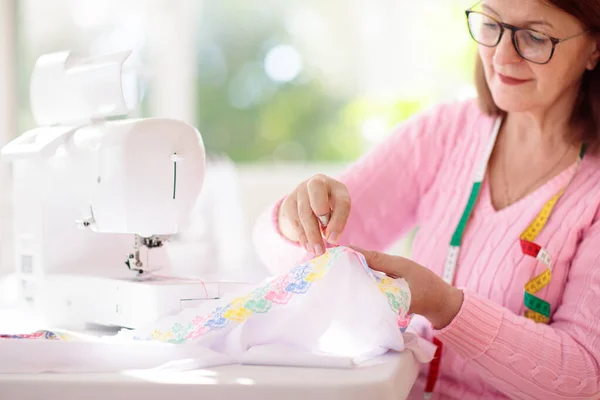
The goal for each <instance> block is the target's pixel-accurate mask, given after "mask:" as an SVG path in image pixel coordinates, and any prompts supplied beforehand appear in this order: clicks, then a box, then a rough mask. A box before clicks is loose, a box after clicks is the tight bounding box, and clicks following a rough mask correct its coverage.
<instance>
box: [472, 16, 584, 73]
mask: <svg viewBox="0 0 600 400" xmlns="http://www.w3.org/2000/svg"><path fill="white" fill-rule="evenodd" d="M465 14H466V17H467V25H468V28H469V35H471V38H472V39H473V40H474V41H475V42H477V43H479V44H480V45H482V46H485V47H496V46H498V44H499V43H500V41H501V40H502V36H504V31H505V30H507V29H508V30H509V31H510V32H511V40H512V44H513V46H514V47H515V50H516V51H517V54H519V56H520V57H521V58H522V59H524V60H526V61H529V62H531V63H534V64H539V65H544V64H548V63H549V62H550V60H552V57H553V56H554V52H555V50H556V45H557V44H559V43H562V42H564V41H567V40H571V39H574V38H576V37H579V36H582V35H584V34H586V33H588V32H589V30H585V31H583V32H580V33H578V34H575V35H573V36H569V37H566V38H562V39H559V38H555V37H552V36H549V35H547V34H545V33H542V32H538V31H536V30H535V29H529V28H520V27H518V26H514V25H511V24H507V23H504V22H500V21H498V20H497V19H496V18H494V17H492V16H490V15H488V14H486V13H484V12H481V11H475V10H473V9H472V8H471V9H468V10H466V11H465ZM470 14H479V15H483V16H485V17H486V18H489V19H490V20H492V21H494V22H495V23H496V24H497V25H498V26H499V27H500V35H498V40H497V41H496V43H494V44H493V45H487V44H483V43H481V42H479V41H478V40H477V39H475V36H473V32H471V24H469V15H470ZM518 31H529V32H535V33H537V34H538V35H542V36H544V37H547V38H548V39H549V40H550V42H551V43H552V51H551V52H550V56H549V57H548V60H547V61H545V62H539V61H532V60H530V59H529V58H527V57H525V56H523V54H521V51H520V50H519V46H518V44H517V39H516V34H517V32H518Z"/></svg>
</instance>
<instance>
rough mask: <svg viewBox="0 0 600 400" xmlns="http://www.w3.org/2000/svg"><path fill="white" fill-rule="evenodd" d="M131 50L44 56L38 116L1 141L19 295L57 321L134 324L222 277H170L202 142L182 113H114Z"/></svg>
mask: <svg viewBox="0 0 600 400" xmlns="http://www.w3.org/2000/svg"><path fill="white" fill-rule="evenodd" d="M129 55H130V52H123V53H118V54H113V55H109V56H105V57H100V58H88V59H85V58H78V57H76V56H73V55H71V54H70V53H68V52H60V53H54V54H48V55H45V56H42V57H41V58H39V60H38V61H37V63H36V65H35V69H34V71H33V75H32V78H31V93H30V95H31V107H32V111H33V115H34V117H35V120H36V122H37V124H38V126H39V127H38V128H35V129H32V130H30V131H27V132H25V133H23V134H22V135H21V136H20V137H18V138H17V139H15V140H13V141H12V142H11V143H9V144H8V145H7V146H5V147H4V148H3V149H2V153H1V154H2V157H3V158H4V159H5V160H8V161H11V162H12V167H13V185H14V186H13V197H14V221H13V223H14V240H15V265H16V275H17V277H18V280H19V282H20V285H21V287H20V294H21V298H22V299H24V301H26V302H28V303H30V304H31V305H32V306H33V307H34V309H35V310H36V311H40V312H41V313H43V315H45V317H46V318H47V319H48V321H50V322H51V323H52V324H63V325H69V326H71V325H77V324H84V323H95V324H101V325H109V326H120V327H130V328H134V327H136V326H139V325H140V324H142V323H144V322H147V321H151V320H154V319H156V318H159V317H162V316H165V315H169V314H173V313H176V312H178V311H180V310H181V309H182V308H185V307H187V306H193V305H195V304H197V302H199V301H203V300H206V299H214V298H217V297H219V296H220V294H221V293H222V291H223V290H224V287H225V286H227V284H226V283H216V282H213V283H210V282H202V281H200V280H197V279H181V278H179V279H176V278H170V277H168V275H169V258H168V254H167V252H166V251H165V247H166V246H168V240H169V237H171V236H172V235H174V234H177V233H179V232H181V231H183V230H184V229H185V228H186V225H187V224H188V222H189V219H190V215H191V212H192V210H193V207H194V205H195V204H196V201H197V198H198V196H199V194H200V192H201V189H202V184H203V178H204V166H205V150H204V145H203V142H202V138H201V136H200V134H199V132H198V131H197V130H196V129H195V128H194V127H193V126H190V125H188V124H186V123H183V122H180V121H176V120H172V119H163V118H148V119H120V120H119V119H115V117H124V116H126V115H127V114H128V113H129V112H130V111H131V110H132V108H133V106H134V104H133V103H134V101H130V100H128V99H127V98H126V97H127V96H126V95H125V93H124V90H123V84H124V78H123V63H124V62H125V60H126V59H127V58H128V57H129ZM108 119H112V120H108ZM199 261H200V260H199Z"/></svg>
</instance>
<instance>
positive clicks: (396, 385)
mask: <svg viewBox="0 0 600 400" xmlns="http://www.w3.org/2000/svg"><path fill="white" fill-rule="evenodd" d="M372 364H373V365H369V366H363V367H360V368H356V369H351V370H341V369H325V368H323V369H317V368H295V367H265V366H245V365H231V366H223V367H215V368H209V369H203V370H197V371H189V372H164V371H161V372H159V373H157V372H152V373H151V372H149V371H143V372H136V373H135V375H134V374H133V373H128V374H124V373H121V374H119V373H111V374H30V375H16V374H15V375H8V374H5V375H1V374H0V399H2V400H4V399H7V400H8V399H15V400H16V399H18V400H28V399H44V400H46V399H61V400H71V399H86V400H95V399H99V400H100V399H102V400H105V399H106V400H109V399H110V400H121V399H122V400H132V399H135V398H140V399H144V400H147V399H173V400H175V399H177V400H188V399H190V400H191V399H194V400H200V399H203V400H204V399H261V400H268V399H278V400H279V399H286V400H296V399H298V400H299V399H303V400H304V399H312V400H314V399H328V400H337V399H340V400H341V399H344V400H351V399H365V400H367V399H381V400H387V399H395V400H397V399H404V398H406V396H407V395H408V393H409V391H410V388H411V387H412V385H413V384H414V381H415V380H416V378H417V374H418V364H417V362H416V360H415V359H414V357H413V355H412V353H411V352H404V353H401V354H388V355H385V356H382V357H379V358H378V359H376V360H373V363H372Z"/></svg>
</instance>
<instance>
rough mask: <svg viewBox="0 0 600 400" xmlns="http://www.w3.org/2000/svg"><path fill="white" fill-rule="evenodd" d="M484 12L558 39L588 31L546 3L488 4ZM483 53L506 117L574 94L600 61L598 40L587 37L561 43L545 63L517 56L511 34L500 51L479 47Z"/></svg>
mask: <svg viewBox="0 0 600 400" xmlns="http://www.w3.org/2000/svg"><path fill="white" fill-rule="evenodd" d="M481 11H482V12H484V13H485V14H487V15H489V16H491V17H493V18H495V19H496V20H498V21H500V22H504V23H507V24H511V25H515V26H517V27H519V28H528V29H532V30H535V31H538V32H541V33H544V34H546V35H548V36H550V37H555V38H558V39H562V38H567V37H570V36H573V35H577V34H578V33H580V32H583V31H585V27H584V26H583V25H582V24H581V23H580V22H579V21H578V20H577V19H576V18H575V17H573V16H571V15H570V14H568V13H565V12H564V11H562V10H560V9H559V8H556V7H554V6H551V5H549V4H547V3H544V2H543V1H542V0H484V1H483V2H482V4H481ZM531 40H536V38H531ZM479 54H480V55H481V60H482V62H483V66H484V71H485V76H486V79H487V82H488V85H489V87H490V90H491V93H492V96H493V98H494V101H495V102H496V104H497V105H498V106H499V107H500V108H501V109H502V110H505V111H507V112H524V111H533V110H545V109H548V108H549V107H550V106H551V105H552V104H554V103H555V102H556V101H557V100H558V99H559V97H561V96H562V95H565V94H568V93H576V91H577V90H578V84H579V82H580V80H581V77H582V76H583V73H584V72H585V70H586V69H590V70H591V69H594V68H595V67H596V64H597V63H598V59H599V57H600V51H599V50H598V43H597V42H596V39H595V38H594V37H592V36H591V35H589V34H584V35H581V36H578V37H576V38H573V39H570V40H567V41H565V42H561V43H559V44H557V45H556V48H555V51H554V55H553V56H552V59H551V60H550V62H548V63H547V64H544V65H539V64H535V63H532V62H529V61H526V60H524V59H523V58H522V57H521V56H519V54H518V53H517V51H516V50H515V47H514V46H513V43H512V38H511V32H510V31H509V30H505V31H504V34H503V36H502V40H501V41H500V43H499V44H498V46H496V47H485V46H479Z"/></svg>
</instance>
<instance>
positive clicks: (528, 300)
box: [520, 146, 586, 324]
mask: <svg viewBox="0 0 600 400" xmlns="http://www.w3.org/2000/svg"><path fill="white" fill-rule="evenodd" d="M585 150H586V147H585V146H582V147H581V151H580V152H579V158H578V160H577V168H576V171H577V170H578V169H579V164H581V160H582V159H583V156H584V154H585ZM574 177H575V173H574V174H573V176H571V179H570V180H569V183H567V185H566V186H565V187H564V188H563V189H561V190H560V191H559V192H558V193H557V194H556V195H554V196H553V197H552V198H551V199H550V200H548V201H547V202H546V204H544V207H542V209H541V210H540V212H539V213H538V215H537V217H536V218H535V219H534V220H533V222H532V223H531V224H529V226H528V227H527V229H525V231H524V232H523V233H522V234H521V237H520V239H521V250H522V251H523V254H525V255H529V256H532V257H535V258H537V259H538V260H539V261H541V262H542V263H543V264H544V265H545V266H546V269H545V270H544V272H542V273H541V274H539V275H537V276H535V277H534V278H533V279H531V280H529V281H528V282H527V283H526V284H525V299H524V302H525V308H526V309H525V313H524V315H525V317H527V318H529V319H532V320H534V321H535V322H538V323H544V324H547V323H548V322H550V303H548V302H547V301H545V300H542V299H540V298H539V297H536V296H535V294H536V293H537V292H539V291H540V290H542V289H543V288H544V287H546V286H547V285H548V284H549V283H550V280H551V279H552V257H551V256H550V254H549V253H548V251H546V249H544V248H543V247H541V246H539V245H537V244H535V240H536V239H537V237H538V235H539V233H540V232H541V231H542V230H543V229H544V227H545V226H546V223H547V222H548V219H549V218H550V215H551V214H552V210H553V209H554V206H555V205H556V203H558V200H559V199H560V198H561V196H562V195H563V194H564V193H565V190H566V188H567V187H568V186H569V184H570V183H571V180H573V178H574Z"/></svg>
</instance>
